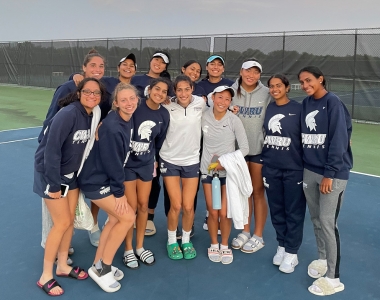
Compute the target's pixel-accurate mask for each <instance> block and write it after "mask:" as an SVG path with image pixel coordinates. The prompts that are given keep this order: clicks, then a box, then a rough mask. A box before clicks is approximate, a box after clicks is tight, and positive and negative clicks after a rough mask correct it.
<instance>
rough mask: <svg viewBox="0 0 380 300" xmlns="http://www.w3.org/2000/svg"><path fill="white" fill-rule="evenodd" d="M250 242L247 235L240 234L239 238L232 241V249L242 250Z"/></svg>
mask: <svg viewBox="0 0 380 300" xmlns="http://www.w3.org/2000/svg"><path fill="white" fill-rule="evenodd" d="M248 240H249V238H248V237H247V236H246V235H245V234H243V233H239V234H238V236H237V237H236V238H234V239H233V240H232V242H231V248H232V249H241V248H242V247H243V246H244V244H245V243H246V242H247V241H248Z"/></svg>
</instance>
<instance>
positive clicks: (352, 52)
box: [0, 28, 380, 122]
mask: <svg viewBox="0 0 380 300" xmlns="http://www.w3.org/2000/svg"><path fill="white" fill-rule="evenodd" d="M93 48H95V49H96V50H97V51H98V52H99V53H101V54H102V55H103V56H104V57H105V58H106V60H107V69H106V74H105V75H106V76H117V70H116V66H117V64H118V62H119V60H120V58H122V57H124V56H126V55H127V54H128V53H130V52H133V53H134V54H135V55H136V58H137V66H138V70H137V71H138V74H142V73H146V72H147V71H148V69H149V61H150V58H151V56H152V54H153V52H154V51H155V50H157V49H162V50H166V51H167V52H169V54H170V57H171V62H170V66H169V72H170V73H171V75H172V76H173V77H174V76H176V75H178V74H179V73H180V68H181V66H182V65H183V64H184V63H185V62H186V61H187V60H190V59H195V60H198V61H199V62H200V63H201V64H202V66H203V68H204V67H205V62H206V59H207V58H208V56H209V55H210V54H212V53H214V54H220V55H222V56H223V57H224V58H225V60H226V66H225V76H226V77H228V78H231V79H236V78H237V77H238V76H239V71H240V68H241V64H242V62H243V61H244V60H245V59H248V58H252V57H255V58H257V59H258V60H259V61H260V63H261V64H262V65H263V74H262V81H263V83H264V84H265V83H266V80H267V79H268V78H269V76H271V75H272V74H273V73H284V74H285V75H287V76H288V78H289V79H290V82H291V83H292V91H291V93H290V96H291V98H293V99H296V100H302V99H303V98H304V97H305V94H304V93H303V92H302V91H301V90H300V86H299V84H298V80H297V73H298V71H299V70H300V69H301V68H302V67H305V66H307V65H315V66H318V67H319V68H320V69H321V70H322V71H323V72H324V74H325V76H326V79H327V83H328V89H329V90H330V91H332V92H334V93H336V94H337V95H338V96H339V97H340V98H341V99H342V101H343V102H344V103H345V105H346V106H347V107H348V109H349V110H350V112H351V115H352V117H353V118H355V119H360V120H367V121H374V122H380V28H375V29H347V30H330V31H308V32H305V31H300V32H294V31H293V32H274V33H255V34H232V35H214V36H182V37H146V38H119V39H100V40H53V41H26V42H10V43H5V42H3V43H1V42H0V49H1V50H0V83H5V84H18V85H25V86H38V87H48V88H56V87H57V86H58V85H60V84H62V83H63V82H65V81H67V79H68V77H69V76H70V74H72V73H75V72H80V71H81V66H82V62H83V58H84V56H85V55H86V54H87V53H88V51H90V50H91V49H93ZM203 73H204V74H205V70H204V71H203ZM204 74H203V75H204Z"/></svg>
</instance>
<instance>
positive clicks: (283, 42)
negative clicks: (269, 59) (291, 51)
mask: <svg viewBox="0 0 380 300" xmlns="http://www.w3.org/2000/svg"><path fill="white" fill-rule="evenodd" d="M284 60H285V31H284V34H283V36H282V59H281V72H282V73H284Z"/></svg>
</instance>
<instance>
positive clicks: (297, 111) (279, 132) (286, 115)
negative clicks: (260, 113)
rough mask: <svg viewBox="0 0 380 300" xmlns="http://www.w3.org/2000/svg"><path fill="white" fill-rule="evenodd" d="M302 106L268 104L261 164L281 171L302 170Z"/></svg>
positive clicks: (296, 104) (296, 103)
mask: <svg viewBox="0 0 380 300" xmlns="http://www.w3.org/2000/svg"><path fill="white" fill-rule="evenodd" d="M301 110H302V105H301V104H300V103H298V102H296V101H294V100H290V102H289V103H287V104H285V105H277V104H276V103H275V102H272V103H269V105H268V107H267V111H266V113H265V118H264V130H265V139H264V146H263V150H262V152H261V159H262V160H263V164H264V165H267V166H268V167H271V168H275V169H282V170H296V171H297V170H298V171H302V170H303V161H302V142H301Z"/></svg>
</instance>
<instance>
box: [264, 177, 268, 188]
mask: <svg viewBox="0 0 380 300" xmlns="http://www.w3.org/2000/svg"><path fill="white" fill-rule="evenodd" d="M263 183H264V187H266V188H267V189H269V183H267V179H266V178H265V177H263Z"/></svg>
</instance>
